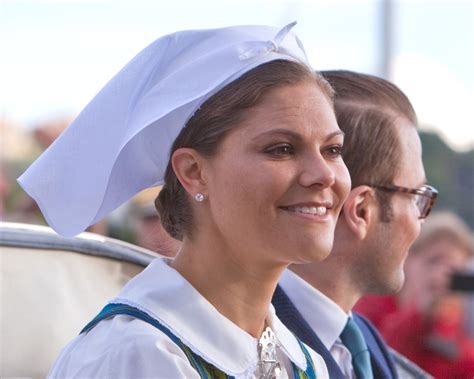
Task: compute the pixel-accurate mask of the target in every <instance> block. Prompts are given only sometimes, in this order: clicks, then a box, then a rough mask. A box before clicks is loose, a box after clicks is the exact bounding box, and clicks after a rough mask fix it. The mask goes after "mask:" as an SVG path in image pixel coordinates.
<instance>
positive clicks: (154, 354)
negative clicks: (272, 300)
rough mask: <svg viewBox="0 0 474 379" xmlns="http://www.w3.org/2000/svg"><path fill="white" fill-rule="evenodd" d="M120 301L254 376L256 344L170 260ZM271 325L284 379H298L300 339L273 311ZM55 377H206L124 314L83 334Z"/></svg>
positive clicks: (321, 373)
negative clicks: (183, 275)
mask: <svg viewBox="0 0 474 379" xmlns="http://www.w3.org/2000/svg"><path fill="white" fill-rule="evenodd" d="M111 302H113V303H125V304H128V305H132V306H135V307H137V308H139V309H140V310H142V311H144V312H146V313H147V314H148V315H150V316H151V317H153V318H155V319H156V320H158V321H159V322H160V323H162V324H163V325H164V326H166V327H167V328H168V329H170V330H171V331H172V332H173V333H174V334H175V335H176V336H177V337H178V338H180V339H181V340H182V341H183V343H184V344H185V345H187V346H188V347H189V348H190V349H191V350H192V351H193V352H194V353H196V354H198V355H199V356H201V357H202V358H203V359H204V360H206V361H207V362H209V363H211V364H212V365H214V366H215V367H217V368H218V369H219V370H221V371H223V372H225V373H226V374H227V375H232V376H235V377H236V378H238V379H243V378H253V377H254V372H255V369H256V366H257V343H258V341H257V339H255V338H253V337H252V336H251V335H249V334H248V333H246V332H245V331H243V330H242V329H240V328H239V327H238V326H237V325H235V324H234V323H232V322H231V321H230V320H228V319H227V318H226V317H224V316H223V315H221V314H220V313H219V312H218V311H217V309H216V308H214V306H213V305H212V304H210V303H209V302H208V301H207V300H206V299H205V298H204V297H203V296H202V295H201V294H200V293H199V292H198V291H197V290H196V289H195V288H194V287H193V286H191V284H190V283H189V282H188V281H187V280H186V279H185V278H183V277H182V276H181V275H180V274H179V273H178V272H177V271H176V270H174V269H173V268H171V267H170V266H169V261H168V260H165V259H155V260H154V261H153V262H152V263H151V264H150V265H149V266H148V267H147V268H146V269H145V270H144V271H143V272H142V273H140V274H139V275H137V276H136V277H135V278H133V279H132V280H131V281H130V282H129V283H128V284H127V285H126V286H125V287H124V288H123V290H122V291H121V292H120V294H119V295H118V297H117V298H115V299H113V300H112V301H111ZM266 321H267V324H268V326H270V327H271V328H272V330H273V331H274V333H275V335H276V337H277V339H278V341H279V342H280V345H281V346H280V348H279V349H278V352H277V354H278V358H279V359H280V362H281V363H282V371H283V373H282V376H281V377H282V378H292V377H293V373H292V368H291V362H290V361H292V362H294V363H295V364H296V365H297V366H298V367H299V368H301V369H303V370H305V369H306V359H305V356H304V354H303V352H302V350H301V348H300V346H299V343H298V341H297V340H296V338H295V337H294V336H293V334H292V333H291V332H290V331H289V330H288V329H287V328H286V327H285V326H284V325H283V324H282V323H281V321H280V320H279V319H278V318H277V317H276V316H275V311H274V309H273V307H272V306H270V308H269V312H268V316H267V320H266ZM307 349H308V351H309V353H310V355H311V357H312V359H313V362H314V364H315V367H316V376H317V377H318V379H319V378H321V379H324V378H329V375H328V372H327V368H326V365H325V363H324V361H323V359H322V357H321V356H320V355H318V354H316V353H315V352H314V351H312V350H311V349H310V348H309V347H308V348H307ZM49 377H50V378H61V379H62V378H114V379H115V378H134V379H135V378H137V379H138V378H173V379H175V378H187V379H192V378H199V374H198V373H197V372H196V371H195V370H194V369H193V368H192V366H191V365H190V363H189V361H188V359H187V357H186V355H185V354H184V353H183V351H182V350H181V349H180V348H179V347H178V345H176V344H175V343H174V342H172V341H171V339H170V338H169V337H168V336H166V335H165V334H164V333H162V332H161V331H160V330H158V329H157V328H155V327H153V326H151V325H149V324H148V323H146V322H144V321H141V320H138V319H135V318H133V317H129V316H126V315H119V316H115V317H113V318H110V319H107V320H103V321H101V322H100V323H99V324H97V325H96V326H95V327H94V328H93V329H92V330H90V331H89V332H88V333H85V334H81V335H79V336H77V337H76V338H75V339H74V340H73V341H72V342H71V343H70V344H69V345H67V346H66V347H65V348H64V350H63V351H62V353H61V354H60V356H59V358H58V360H57V361H56V363H55V365H54V366H53V368H52V369H51V371H50V373H49Z"/></svg>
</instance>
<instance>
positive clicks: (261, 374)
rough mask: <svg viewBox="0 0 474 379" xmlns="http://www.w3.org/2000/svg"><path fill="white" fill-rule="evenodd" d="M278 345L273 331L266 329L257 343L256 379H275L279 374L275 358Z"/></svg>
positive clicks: (279, 366) (279, 370) (279, 369)
mask: <svg viewBox="0 0 474 379" xmlns="http://www.w3.org/2000/svg"><path fill="white" fill-rule="evenodd" d="M279 346H280V345H279V343H278V341H277V339H276V337H275V334H274V333H273V331H272V330H271V329H270V328H269V327H267V328H266V329H265V331H264V332H263V334H262V337H260V340H259V341H258V347H257V349H258V363H257V370H256V372H255V377H256V378H257V379H277V378H278V377H280V374H281V365H280V362H278V358H277V350H276V349H277V347H279Z"/></svg>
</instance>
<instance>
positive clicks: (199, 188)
mask: <svg viewBox="0 0 474 379" xmlns="http://www.w3.org/2000/svg"><path fill="white" fill-rule="evenodd" d="M203 161H204V158H203V157H202V156H201V155H200V154H199V153H198V152H197V151H196V150H194V149H191V148H188V147H181V148H179V149H177V150H176V151H175V152H174V153H173V155H172V157H171V165H172V167H173V170H174V173H175V175H176V177H177V178H178V180H179V182H180V183H181V185H182V186H183V188H184V189H185V191H186V192H187V193H189V194H190V195H191V196H192V197H194V196H195V195H196V194H197V193H198V192H200V193H202V194H203V195H204V196H206V195H207V193H206V183H205V181H204V179H203V174H202V169H203Z"/></svg>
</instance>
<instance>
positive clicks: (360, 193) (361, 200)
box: [342, 185, 378, 240]
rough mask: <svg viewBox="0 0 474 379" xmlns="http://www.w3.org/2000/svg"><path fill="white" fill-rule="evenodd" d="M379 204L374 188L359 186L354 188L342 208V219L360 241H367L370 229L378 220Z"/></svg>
mask: <svg viewBox="0 0 474 379" xmlns="http://www.w3.org/2000/svg"><path fill="white" fill-rule="evenodd" d="M377 212H378V203H377V199H376V198H375V193H374V190H373V188H371V187H369V186H364V185H362V186H357V187H355V188H353V189H352V190H351V192H350V194H349V197H348V198H347V200H346V202H345V203H344V206H343V207H342V217H344V221H345V223H346V224H347V226H348V228H349V230H350V231H351V232H352V233H354V234H355V236H356V237H357V238H358V239H359V240H363V239H365V237H366V236H367V233H368V231H369V228H370V226H371V224H372V222H373V221H374V220H376V217H377Z"/></svg>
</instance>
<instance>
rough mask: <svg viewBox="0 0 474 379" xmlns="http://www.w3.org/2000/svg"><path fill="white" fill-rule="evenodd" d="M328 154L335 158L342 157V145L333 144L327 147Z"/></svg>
mask: <svg viewBox="0 0 474 379" xmlns="http://www.w3.org/2000/svg"><path fill="white" fill-rule="evenodd" d="M326 154H327V155H329V156H330V157H333V158H337V157H340V156H341V155H342V145H331V146H329V147H327V148H326Z"/></svg>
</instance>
